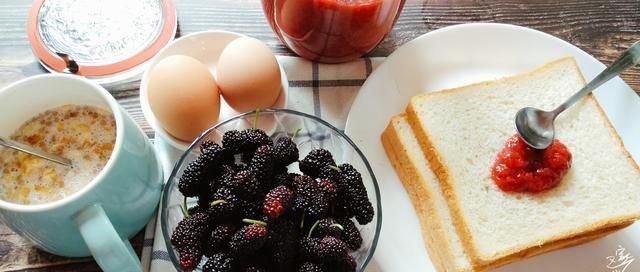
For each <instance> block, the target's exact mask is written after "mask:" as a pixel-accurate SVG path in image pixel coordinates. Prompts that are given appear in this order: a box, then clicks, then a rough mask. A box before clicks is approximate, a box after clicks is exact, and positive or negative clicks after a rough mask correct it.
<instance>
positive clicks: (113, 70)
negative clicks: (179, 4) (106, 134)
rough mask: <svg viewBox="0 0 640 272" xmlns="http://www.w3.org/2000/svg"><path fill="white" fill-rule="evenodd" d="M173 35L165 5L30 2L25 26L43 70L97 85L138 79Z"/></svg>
mask: <svg viewBox="0 0 640 272" xmlns="http://www.w3.org/2000/svg"><path fill="white" fill-rule="evenodd" d="M176 29H177V17H176V10H175V7H174V5H173V3H172V2H171V0H135V1H131V0H109V1H104V0H35V1H34V2H33V4H32V7H31V11H30V13H29V19H28V22H27V34H28V36H29V42H30V43H31V48H32V49H33V52H34V53H35V55H36V56H37V57H38V58H39V59H40V63H42V65H43V66H44V67H45V68H46V69H48V70H49V71H51V72H60V73H73V74H77V75H81V76H85V77H87V78H90V79H93V80H95V81H97V82H98V83H100V84H102V85H112V84H117V83H121V82H127V81H131V80H135V79H138V78H139V77H140V75H141V74H142V72H143V70H144V67H143V66H144V65H143V64H144V63H146V61H148V60H149V59H151V58H152V57H153V56H154V55H155V54H156V53H158V51H160V49H162V48H163V47H164V46H165V45H167V44H168V43H169V42H170V41H171V40H172V39H173V38H174V36H175V33H176Z"/></svg>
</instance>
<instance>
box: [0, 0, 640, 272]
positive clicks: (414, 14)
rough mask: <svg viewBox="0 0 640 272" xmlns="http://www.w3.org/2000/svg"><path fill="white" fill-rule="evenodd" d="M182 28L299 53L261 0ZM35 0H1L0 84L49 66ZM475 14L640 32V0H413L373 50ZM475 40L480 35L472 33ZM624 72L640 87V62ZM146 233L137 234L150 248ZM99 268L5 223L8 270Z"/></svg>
mask: <svg viewBox="0 0 640 272" xmlns="http://www.w3.org/2000/svg"><path fill="white" fill-rule="evenodd" d="M174 2H175V4H176V6H177V9H178V20H179V33H178V35H184V34H188V33H191V32H196V31H202V30H210V29H220V30H229V31H235V32H239V33H244V34H247V35H250V36H253V37H255V38H258V39H261V40H263V41H265V42H266V43H267V44H269V46H271V48H272V49H273V51H274V52H276V53H277V54H281V55H292V53H291V51H289V50H288V49H287V48H286V47H284V46H283V45H282V44H281V43H280V42H279V41H278V40H277V38H276V37H275V36H274V35H273V33H272V32H271V29H269V27H268V25H267V22H266V20H265V19H264V16H263V14H262V9H261V7H260V1H259V0H201V1H198V0H174ZM29 7H30V1H27V0H2V1H0V87H3V86H5V85H7V84H9V83H11V82H13V81H16V80H18V79H21V78H24V77H27V76H30V75H35V74H40V73H45V72H46V71H45V70H44V69H43V68H42V67H41V66H40V65H39V64H38V61H37V59H36V58H35V57H34V56H33V54H32V53H31V49H30V47H29V42H28V40H27V35H26V33H25V25H26V18H27V13H28V10H29ZM468 22H500V23H509V24H516V25H522V26H527V27H531V28H535V29H538V30H541V31H544V32H547V33H550V34H552V35H555V36H557V37H560V38H562V39H564V40H567V41H569V42H570V43H572V44H575V45H576V46H578V47H580V48H581V49H583V50H585V51H586V52H588V53H589V54H592V55H594V56H595V57H596V58H597V59H599V60H601V61H602V62H604V63H611V62H612V61H613V59H614V58H615V57H617V55H618V53H619V52H620V51H622V50H623V49H625V48H626V47H628V46H629V45H630V44H631V43H633V42H634V41H636V40H640V1H637V0H613V1H583V0H564V1H557V0H536V1H528V0H501V1H478V0H475V1H471V0H466V1H461V0H436V1H423V0H408V1H407V3H406V5H405V8H404V10H403V12H402V15H401V16H400V18H399V20H398V23H397V24H396V26H395V27H394V29H393V30H392V32H391V33H390V34H389V36H387V37H386V38H385V40H384V41H383V42H382V43H381V44H380V45H379V46H378V47H377V48H376V49H374V50H373V51H372V52H371V53H370V54H369V56H387V55H389V54H390V53H391V52H393V51H394V50H395V49H396V48H398V47H399V46H401V45H403V44H404V43H406V42H408V41H410V40H412V39H414V38H416V37H418V36H420V35H422V34H424V33H427V32H429V31H431V30H434V29H438V28H441V27H445V26H448V25H453V24H461V23H468ZM469 42H473V41H469ZM622 78H623V79H624V80H625V81H626V82H627V83H628V84H629V85H631V87H632V88H633V89H634V90H635V91H636V92H639V91H640V69H637V68H636V69H633V70H631V71H628V72H626V73H624V74H623V76H622ZM110 91H111V93H112V94H113V95H114V96H115V97H116V98H117V99H118V101H120V102H121V104H122V105H123V106H124V107H125V109H126V110H127V111H128V112H129V113H130V114H131V115H132V116H133V117H134V118H135V120H136V121H137V122H138V124H139V125H140V126H142V127H143V128H144V130H145V131H146V132H147V133H148V134H149V136H151V137H153V131H151V129H150V127H149V126H148V125H147V123H146V121H145V120H144V118H143V115H142V112H141V110H140V105H139V102H138V89H137V86H135V85H128V86H123V87H119V88H115V89H112V90H110ZM142 240H143V237H142V235H141V234H138V235H137V236H136V237H135V238H134V239H133V241H132V243H133V245H134V248H136V249H137V250H138V253H140V250H141V248H142V243H143V241H142ZM39 270H42V271H45V270H46V271H99V270H100V269H99V268H98V267H97V265H96V264H95V263H94V262H93V261H92V260H91V259H68V258H62V257H58V256H53V255H51V254H47V253H45V252H42V251H40V250H38V249H36V248H34V247H32V246H30V245H28V244H27V243H26V241H25V240H23V239H22V238H20V237H19V236H17V235H16V234H15V233H13V232H12V231H11V230H9V229H8V228H7V227H5V226H4V225H2V224H0V271H39Z"/></svg>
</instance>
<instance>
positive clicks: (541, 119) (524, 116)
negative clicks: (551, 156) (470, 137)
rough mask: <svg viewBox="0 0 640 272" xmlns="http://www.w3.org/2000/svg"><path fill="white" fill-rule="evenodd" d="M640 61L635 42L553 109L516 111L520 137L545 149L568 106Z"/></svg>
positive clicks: (529, 143)
mask: <svg viewBox="0 0 640 272" xmlns="http://www.w3.org/2000/svg"><path fill="white" fill-rule="evenodd" d="M638 63H640V42H636V43H634V44H633V45H632V46H631V47H629V49H627V51H624V53H622V55H620V57H619V58H618V59H617V60H616V61H615V62H613V64H611V66H609V67H607V69H605V70H604V71H602V72H601V73H600V74H599V75H597V76H596V77H595V78H594V79H593V80H592V81H591V82H589V84H587V85H586V86H584V87H583V88H582V89H581V90H580V91H578V92H577V93H576V94H574V95H573V96H571V97H569V99H567V101H565V102H564V103H562V104H561V105H560V106H558V107H557V108H556V109H554V110H552V111H543V110H540V109H536V108H532V107H526V108H522V109H520V110H519V111H518V113H516V129H517V130H518V134H520V137H522V139H523V140H524V141H525V142H526V143H527V144H528V145H529V146H531V147H533V148H535V149H545V148H547V147H548V146H549V145H550V144H551V142H553V137H554V134H555V133H554V128H553V121H554V120H555V119H556V117H557V116H558V115H559V114H560V113H562V112H563V111H564V110H566V109H567V108H569V107H571V106H572V105H573V104H575V103H576V102H578V101H579V100H580V99H581V98H583V97H584V96H586V95H587V94H589V93H591V92H592V91H593V90H595V89H596V88H598V87H599V86H600V85H602V84H603V83H605V82H607V81H609V80H610V79H612V78H613V77H615V76H617V75H618V74H620V73H621V72H622V71H624V70H626V69H627V68H629V67H632V66H634V65H636V64H638Z"/></svg>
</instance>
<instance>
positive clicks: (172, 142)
mask: <svg viewBox="0 0 640 272" xmlns="http://www.w3.org/2000/svg"><path fill="white" fill-rule="evenodd" d="M244 36H245V35H242V34H238V33H235V32H229V31H202V32H196V33H191V34H189V35H185V36H182V37H180V38H178V39H176V40H175V41H173V42H171V43H169V45H167V47H165V48H163V49H162V50H160V52H159V53H158V54H157V55H156V56H155V57H153V59H152V60H151V61H150V63H149V65H148V67H147V69H146V70H145V72H144V74H143V75H142V80H141V82H140V105H141V107H142V113H143V114H144V117H145V118H146V119H147V121H148V122H149V125H150V126H151V128H153V130H154V131H155V132H156V137H159V138H162V139H163V140H164V141H165V142H166V143H168V144H169V146H168V147H170V148H171V151H173V152H177V153H178V154H179V153H181V152H182V151H184V150H186V149H187V148H188V147H189V145H190V144H191V142H185V141H181V140H179V139H176V138H174V137H173V136H171V135H169V133H168V132H167V131H165V130H164V129H163V128H162V127H161V126H160V123H159V122H158V120H157V119H156V117H155V116H154V115H153V111H151V107H150V106H149V100H148V97H147V81H148V80H149V79H148V78H149V73H150V71H151V70H152V69H153V67H155V65H156V64H157V63H158V62H160V61H161V60H162V59H164V58H166V57H168V56H172V55H185V56H190V57H192V58H195V59H197V60H199V61H200V62H202V63H203V64H204V65H205V66H207V67H208V68H209V71H211V73H212V74H213V76H214V77H215V76H216V65H217V64H218V58H219V57H220V54H221V53H222V50H224V48H225V47H226V46H227V44H229V43H230V42H231V41H233V40H235V39H237V38H240V37H244ZM280 75H281V78H280V81H281V84H282V87H281V89H280V96H279V97H278V100H276V103H275V104H274V105H273V106H272V108H278V109H281V108H282V109H286V108H287V93H288V90H289V81H288V80H287V75H286V74H285V72H284V69H283V68H282V65H280ZM220 98H221V99H220V117H219V118H218V120H219V121H222V120H225V119H228V118H231V117H233V116H236V115H238V114H240V112H236V111H235V110H233V109H232V108H231V107H230V106H229V105H228V104H227V103H226V102H225V101H224V98H222V97H220Z"/></svg>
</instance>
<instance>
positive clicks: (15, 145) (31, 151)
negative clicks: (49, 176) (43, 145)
mask: <svg viewBox="0 0 640 272" xmlns="http://www.w3.org/2000/svg"><path fill="white" fill-rule="evenodd" d="M0 145H2V146H6V147H8V148H12V149H15V150H18V151H22V152H25V153H29V154H31V155H34V156H37V157H40V158H43V159H45V160H49V161H52V162H55V163H59V164H62V165H64V166H71V161H70V160H69V159H65V158H63V157H60V156H57V155H53V154H49V153H46V152H43V151H40V150H37V149H35V148H33V147H30V146H28V145H25V144H21V143H18V142H16V141H12V140H8V139H5V138H2V137H0Z"/></svg>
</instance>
